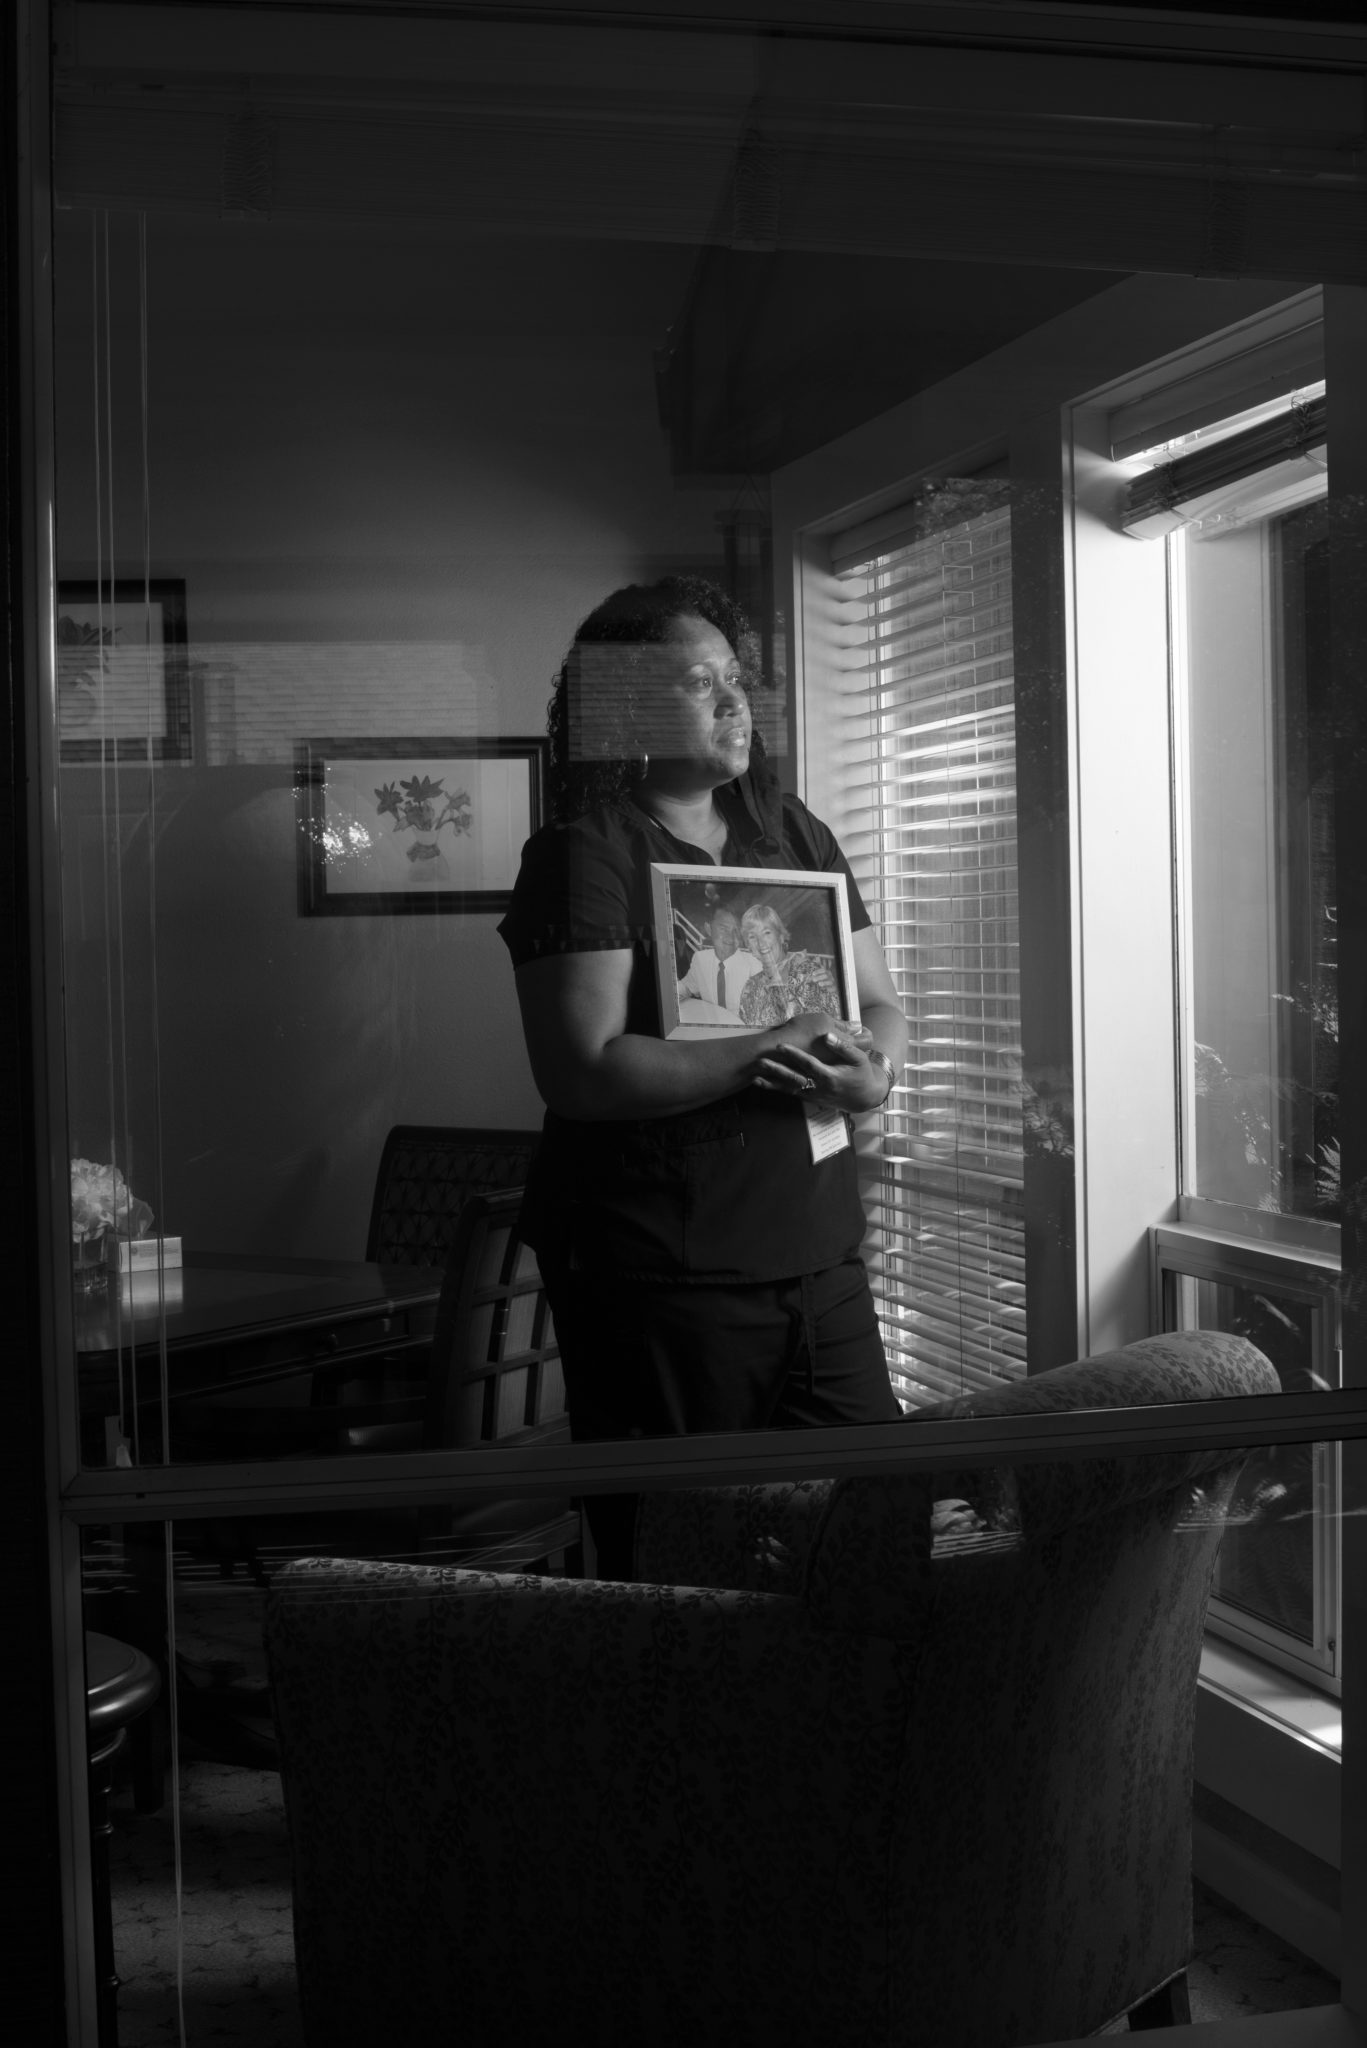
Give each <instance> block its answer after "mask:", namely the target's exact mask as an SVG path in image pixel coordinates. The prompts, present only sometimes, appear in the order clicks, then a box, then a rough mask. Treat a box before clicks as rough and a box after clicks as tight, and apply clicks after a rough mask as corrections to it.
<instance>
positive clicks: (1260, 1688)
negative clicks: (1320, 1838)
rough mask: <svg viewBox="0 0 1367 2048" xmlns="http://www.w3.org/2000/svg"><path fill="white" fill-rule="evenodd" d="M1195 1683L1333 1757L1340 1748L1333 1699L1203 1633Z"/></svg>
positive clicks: (1339, 1723)
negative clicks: (1199, 1667) (1198, 1670)
mask: <svg viewBox="0 0 1367 2048" xmlns="http://www.w3.org/2000/svg"><path fill="white" fill-rule="evenodd" d="M1200 1683H1201V1687H1202V1689H1203V1691H1205V1692H1207V1693H1210V1694H1213V1695H1215V1696H1216V1697H1217V1698H1219V1699H1222V1700H1225V1701H1228V1702H1230V1703H1231V1704H1232V1705H1234V1706H1235V1707H1238V1708H1242V1709H1243V1710H1244V1711H1245V1712H1246V1713H1249V1714H1255V1715H1256V1716H1257V1717H1258V1719H1259V1720H1261V1721H1264V1722H1266V1723H1267V1724H1268V1725H1269V1726H1270V1727H1271V1728H1274V1729H1276V1730H1278V1731H1280V1732H1281V1733H1282V1734H1284V1735H1289V1736H1291V1737H1293V1738H1294V1739H1295V1740H1296V1741H1298V1742H1303V1743H1308V1744H1309V1745H1311V1746H1312V1747H1313V1748H1315V1749H1317V1750H1320V1751H1322V1752H1323V1753H1324V1755H1325V1756H1327V1757H1332V1758H1333V1760H1334V1761H1335V1762H1338V1760H1339V1758H1340V1755H1341V1753H1342V1749H1343V1710H1342V1708H1341V1707H1340V1705H1339V1703H1338V1701H1337V1700H1336V1699H1333V1698H1331V1697H1330V1695H1329V1694H1328V1693H1324V1692H1320V1691H1318V1690H1317V1689H1316V1688H1315V1687H1313V1686H1312V1685H1310V1684H1309V1683H1308V1682H1307V1681H1306V1680H1304V1679H1298V1678H1294V1677H1293V1676H1292V1675H1291V1673H1290V1672H1287V1671H1280V1670H1278V1669H1277V1667H1276V1666H1275V1665H1274V1664H1265V1663H1264V1662H1263V1660H1262V1658H1261V1657H1255V1656H1253V1655H1252V1654H1251V1653H1250V1652H1249V1651H1247V1650H1241V1649H1238V1648H1236V1647H1235V1645H1234V1644H1233V1643H1227V1642H1221V1641H1219V1640H1218V1639H1217V1638H1216V1637H1214V1636H1209V1635H1208V1636H1207V1637H1206V1640H1205V1643H1204V1645H1203V1646H1202V1650H1201V1679H1200Z"/></svg>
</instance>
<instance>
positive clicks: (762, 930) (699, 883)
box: [650, 861, 859, 1038]
mask: <svg viewBox="0 0 1367 2048" xmlns="http://www.w3.org/2000/svg"><path fill="white" fill-rule="evenodd" d="M650 889H651V903H652V909H653V923H654V936H655V971H656V976H657V980H658V985H659V992H660V1023H661V1028H662V1030H663V1032H664V1035H665V1037H666V1038H718V1037H731V1038H736V1037H740V1036H743V1035H744V1034H745V1033H746V1032H749V1031H767V1030H768V1029H769V1027H770V1026H771V1025H773V1024H782V1023H783V1022H784V1021H785V1020H786V1019H787V1018H789V1017H799V1016H801V1015H802V1013H803V1012H804V1011H806V1010H825V1011H826V1012H827V1013H828V1014H829V1015H830V1016H832V1017H838V1018H840V1019H841V1021H842V1022H844V1023H846V1024H855V1025H857V1024H858V1023H859V997H858V994H857V993H856V990H855V984H854V950H853V947H852V946H851V943H850V906H849V900H848V897H847V894H846V890H845V877H844V876H843V875H826V874H809V873H807V872H806V871H805V870H804V869H802V868H714V867H686V866H676V865H674V864H673V863H672V862H668V861H652V862H651V866H650Z"/></svg>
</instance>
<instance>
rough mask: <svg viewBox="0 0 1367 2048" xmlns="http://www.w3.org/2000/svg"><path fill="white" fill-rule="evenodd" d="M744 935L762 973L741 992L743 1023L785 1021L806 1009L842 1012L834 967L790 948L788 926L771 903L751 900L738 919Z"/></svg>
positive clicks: (831, 1012) (833, 1014)
mask: <svg viewBox="0 0 1367 2048" xmlns="http://www.w3.org/2000/svg"><path fill="white" fill-rule="evenodd" d="M740 936H741V944H742V945H743V946H744V947H745V948H746V950H747V951H748V952H751V953H753V954H754V956H755V958H756V959H757V960H758V961H759V964H760V972H759V973H758V974H756V975H754V976H753V977H752V978H751V979H750V980H749V981H747V982H746V984H745V986H744V988H743V989H742V990H741V992H740V1021H741V1023H742V1024H755V1025H764V1024H783V1023H786V1022H787V1020H788V1018H789V1017H800V1016H801V1015H802V1013H803V1011H804V1010H824V1011H825V1012H826V1013H827V1015H828V1016H831V1017H838V1016H839V1015H840V996H839V992H838V991H837V989H836V985H835V978H834V976H833V975H832V973H831V970H830V968H829V967H828V966H827V964H826V962H825V961H824V960H823V959H822V958H821V957H820V955H819V954H817V953H804V952H794V953H790V952H789V951H788V938H789V932H788V927H787V925H786V924H785V923H784V922H783V919H782V918H781V917H780V916H779V914H778V912H777V911H776V910H775V909H773V908H772V906H771V905H770V904H768V903H752V904H751V906H750V908H749V909H748V910H747V911H746V913H745V915H744V917H742V919H741V921H740Z"/></svg>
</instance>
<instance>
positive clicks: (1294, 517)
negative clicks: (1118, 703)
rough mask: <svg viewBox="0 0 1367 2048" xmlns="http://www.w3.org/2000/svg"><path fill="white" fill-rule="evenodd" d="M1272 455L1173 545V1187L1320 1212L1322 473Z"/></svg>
mask: <svg viewBox="0 0 1367 2048" xmlns="http://www.w3.org/2000/svg"><path fill="white" fill-rule="evenodd" d="M1286 467H1287V465H1281V466H1280V467H1274V468H1272V469H1271V470H1269V471H1266V472H1261V473H1259V475H1257V476H1255V477H1253V478H1251V479H1249V480H1248V481H1247V483H1246V484H1245V485H1244V486H1243V487H1242V489H1241V491H1240V492H1239V493H1237V494H1235V495H1234V496H1233V498H1232V501H1231V502H1230V503H1229V504H1228V505H1225V506H1222V507H1221V509H1220V510H1219V511H1217V512H1215V513H1212V514H1210V515H1209V516H1207V517H1205V518H1201V519H1197V520H1196V521H1195V522H1194V523H1193V524H1192V525H1191V526H1190V527H1188V528H1187V529H1185V532H1184V537H1183V539H1184V544H1183V545H1182V546H1180V547H1179V548H1178V549H1177V551H1176V555H1175V558H1174V559H1175V574H1176V576H1177V578H1178V579H1179V581H1180V583H1181V585H1182V590H1181V603H1182V605H1183V607H1184V613H1185V618H1186V622H1187V631H1186V638H1185V644H1184V645H1179V646H1178V648H1177V649H1176V650H1175V652H1176V655H1177V658H1178V660H1179V662H1181V663H1183V664H1185V669H1186V690H1187V701H1188V716H1189V733H1190V782H1189V792H1188V801H1189V809H1190V815H1189V825H1188V830H1189V834H1190V846H1191V861H1190V873H1189V878H1188V903H1187V914H1188V917H1189V920H1190V930H1189V935H1188V956H1189V958H1190V961H1191V992H1190V997H1191V1026H1190V1029H1191V1043H1190V1045H1189V1047H1188V1049H1187V1058H1188V1076H1189V1091H1190V1095H1191V1100H1190V1103H1189V1108H1188V1128H1189V1133H1190V1143H1189V1147H1188V1157H1187V1159H1186V1161H1185V1185H1186V1189H1187V1191H1188V1192H1189V1193H1190V1194H1193V1195H1199V1196H1203V1197H1206V1198H1207V1199H1212V1200H1215V1201H1219V1202H1226V1203H1230V1204H1234V1205H1237V1206H1239V1207H1241V1208H1243V1209H1245V1210H1261V1211H1271V1212H1276V1213H1281V1214H1285V1215H1289V1216H1298V1217H1309V1218H1315V1219H1319V1220H1321V1221H1324V1222H1327V1223H1334V1222H1337V1220H1338V1216H1339V1182H1338V1173H1339V1167H1338V1158H1339V1145H1338V995H1337V979H1336V972H1337V970H1336V958H1337V956H1336V936H1335V920H1336V900H1337V899H1336V886H1335V881H1334V857H1333V832H1334V796H1333V756H1334V740H1333V733H1334V727H1333V720H1332V714H1331V709H1330V702H1329V665H1328V645H1327V640H1326V635H1327V632H1328V625H1327V620H1328V604H1327V583H1326V580H1325V579H1326V574H1327V570H1326V560H1327V547H1328V540H1327V531H1328V529H1327V507H1326V501H1325V489H1326V486H1325V483H1324V480H1323V477H1321V478H1320V480H1319V481H1318V482H1313V481H1312V482H1310V483H1308V484H1306V483H1300V484H1297V485H1296V486H1295V487H1294V488H1292V487H1287V486H1286V485H1285V482H1284V475H1283V472H1284V470H1285V468H1286ZM1278 484H1281V486H1282V487H1281V488H1280V489H1278V488H1277V487H1276V486H1277V485H1278ZM1288 499H1291V500H1292V501H1293V503H1292V508H1291V509H1289V510H1285V509H1281V507H1283V506H1284V505H1285V504H1286V502H1287V500H1288ZM1297 499H1299V500H1300V502H1294V501H1296V500H1297Z"/></svg>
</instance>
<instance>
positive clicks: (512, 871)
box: [294, 737, 548, 917]
mask: <svg viewBox="0 0 1367 2048" xmlns="http://www.w3.org/2000/svg"><path fill="white" fill-rule="evenodd" d="M547 754H548V745H547V742H546V741H545V740H544V739H538V738H535V737H528V738H514V739H478V740H470V739H411V738H399V739H305V740H299V741H297V742H296V744H295V784H294V786H295V806H296V823H297V827H298V844H299V867H298V882H299V910H300V915H301V916H304V917H365V916H379V915H383V916H409V915H421V914H423V913H424V912H432V911H443V910H447V911H494V910H506V909H507V907H508V905H509V903H510V902H511V901H512V893H513V883H514V882H515V881H516V879H517V871H518V867H519V865H520V863H521V859H522V848H523V845H524V843H525V841H526V840H527V839H528V838H530V836H531V834H532V833H533V832H535V831H536V830H537V829H538V827H539V826H540V824H541V821H542V804H543V795H542V793H543V791H544V789H545V783H546V763H547Z"/></svg>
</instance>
